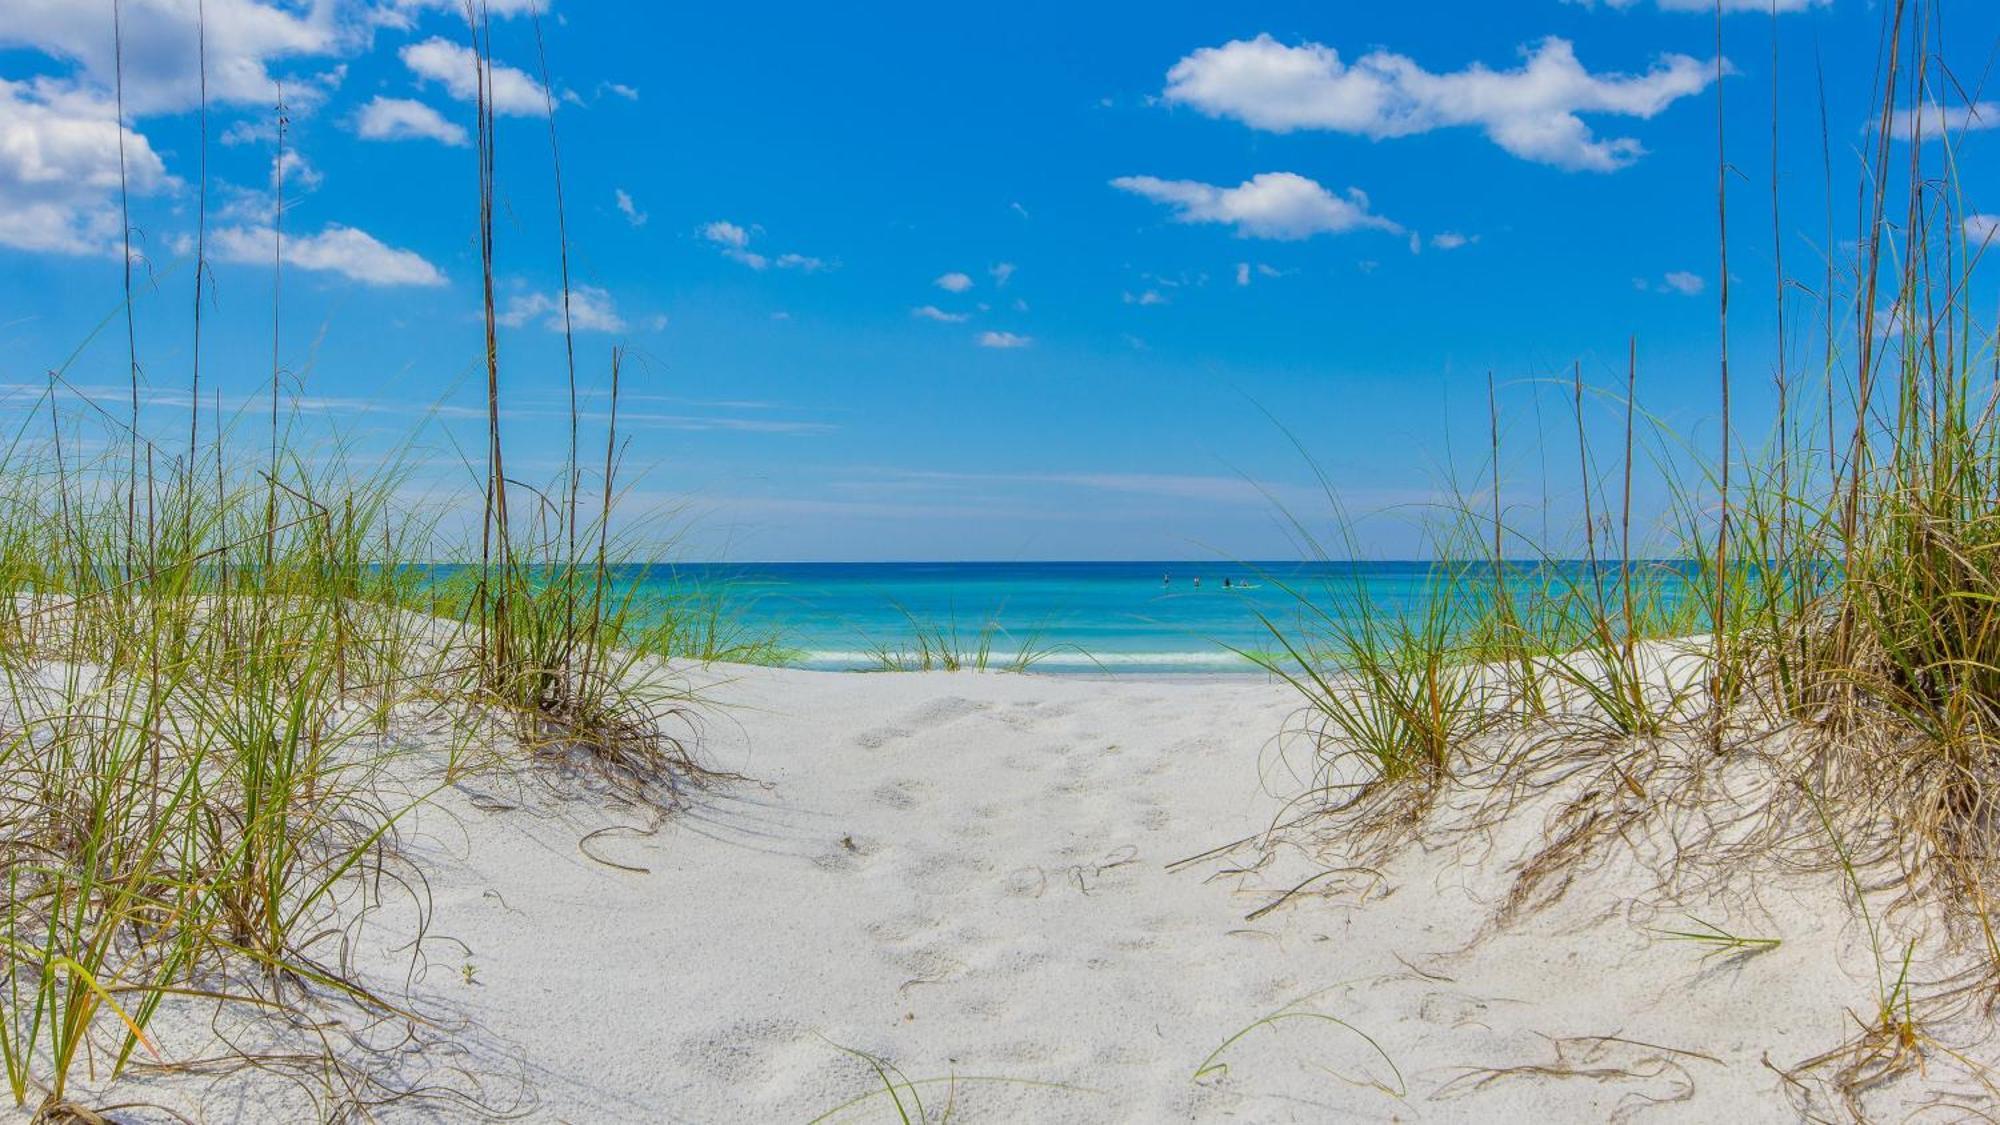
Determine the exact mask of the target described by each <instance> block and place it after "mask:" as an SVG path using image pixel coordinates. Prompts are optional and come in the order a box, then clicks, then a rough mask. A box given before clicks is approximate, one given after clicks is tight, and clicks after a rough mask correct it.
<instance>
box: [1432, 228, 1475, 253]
mask: <svg viewBox="0 0 2000 1125" xmlns="http://www.w3.org/2000/svg"><path fill="white" fill-rule="evenodd" d="M1478 241H1479V236H1478V235H1476V234H1460V233H1458V232H1457V231H1455V230H1447V231H1439V232H1438V233H1437V234H1434V235H1432V236H1431V246H1432V248H1433V249H1437V250H1458V249H1461V248H1463V247H1466V246H1470V245H1472V244H1473V243H1475V242H1478Z"/></svg>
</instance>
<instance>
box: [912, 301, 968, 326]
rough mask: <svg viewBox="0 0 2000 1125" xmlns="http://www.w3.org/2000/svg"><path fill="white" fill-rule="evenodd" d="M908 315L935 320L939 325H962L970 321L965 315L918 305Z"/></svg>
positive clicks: (931, 306) (932, 306)
mask: <svg viewBox="0 0 2000 1125" xmlns="http://www.w3.org/2000/svg"><path fill="white" fill-rule="evenodd" d="M910 315H911V316H914V317H918V318H921V319H923V320H935V321H937V322H938V323H940V324H964V323H965V322H966V321H967V320H970V319H972V318H971V317H970V316H969V315H967V314H966V313H950V312H946V311H944V310H943V309H941V308H938V307H937V306H936V305H919V306H917V307H916V308H914V309H911V310H910Z"/></svg>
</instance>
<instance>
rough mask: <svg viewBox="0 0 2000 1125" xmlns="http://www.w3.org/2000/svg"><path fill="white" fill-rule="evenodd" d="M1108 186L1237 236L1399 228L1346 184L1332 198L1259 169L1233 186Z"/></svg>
mask: <svg viewBox="0 0 2000 1125" xmlns="http://www.w3.org/2000/svg"><path fill="white" fill-rule="evenodd" d="M1111 186H1112V187H1115V188H1117V189H1119V190H1120V191H1129V192H1131V193H1133V194H1134V195H1142V196H1144V197H1146V198H1147V199H1151V200H1153V201H1154V202H1157V203H1165V204H1167V205H1169V206H1171V207H1172V208H1173V209H1174V219H1175V220H1176V221H1177V222H1182V223H1222V224H1225V225H1228V226H1233V227H1235V228H1236V236H1237V237H1238V238H1272V239H1283V240H1296V239H1302V238H1311V237H1312V236H1313V235H1316V234H1339V233H1341V232H1343V231H1350V230H1384V231H1390V232H1401V230H1402V229H1403V228H1402V227H1400V226H1398V225H1397V224H1396V223H1394V222H1391V221H1390V220H1388V219H1385V218H1383V217H1381V216H1380V215H1376V214H1372V213H1371V212H1370V211H1369V203H1368V196H1367V194H1366V193H1365V192H1363V191H1361V189H1359V188H1348V189H1347V194H1346V195H1345V196H1337V195H1334V194H1333V193H1332V192H1330V191H1328V190H1326V189H1325V188H1323V187H1321V186H1320V185H1319V183H1318V182H1316V181H1314V180H1310V179H1307V178H1306V177H1304V176H1301V175H1298V174H1296V173H1293V172H1263V173H1260V174H1258V175H1256V176H1252V177H1251V178H1250V179H1248V180H1245V181H1244V182H1243V183H1241V184H1238V185H1237V186H1235V187H1219V186H1217V185H1214V184H1204V183H1200V182H1198V181H1195V180H1163V179H1160V178H1158V177H1156V176H1120V177H1118V178H1117V179H1115V180H1112V181H1111Z"/></svg>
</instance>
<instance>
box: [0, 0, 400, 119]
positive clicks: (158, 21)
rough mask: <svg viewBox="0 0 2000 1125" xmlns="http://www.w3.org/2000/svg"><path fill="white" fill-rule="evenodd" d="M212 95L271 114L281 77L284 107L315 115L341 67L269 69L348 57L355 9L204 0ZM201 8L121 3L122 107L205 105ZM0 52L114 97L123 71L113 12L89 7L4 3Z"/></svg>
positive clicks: (165, 1)
mask: <svg viewBox="0 0 2000 1125" xmlns="http://www.w3.org/2000/svg"><path fill="white" fill-rule="evenodd" d="M204 8H205V10H204V12H203V22H204V24H205V27H206V39H207V53H208V96H209V100H210V101H211V102H213V103H216V104H225V105H256V106H269V105H271V104H273V103H275V102H276V101H277V93H278V83H279V80H280V78H281V77H282V78H284V88H285V97H286V101H287V102H288V103H289V104H290V106H291V107H292V108H293V109H294V110H304V109H308V108H310V107H311V106H312V105H313V104H315V103H317V102H318V101H319V100H320V99H321V98H323V97H324V95H325V92H326V90H327V89H329V88H330V87H331V86H332V85H333V84H334V83H336V82H338V81H339V77H340V71H339V70H338V69H337V68H335V69H332V70H329V71H326V72H323V73H319V74H310V75H291V76H285V75H281V74H279V73H277V72H274V71H273V69H272V67H273V64H275V63H279V62H282V61H284V60H288V59H304V58H310V57H313V56H325V55H331V54H335V53H338V52H342V51H345V50H348V49H351V48H353V47H356V46H358V45H360V44H361V43H362V42H364V41H365V36H366V29H365V27H363V26H362V22H361V21H360V20H359V19H358V18H357V17H358V15H359V13H358V12H357V11H355V10H354V9H353V8H352V7H351V6H349V5H342V4H335V3H327V2H318V3H311V4H297V3H283V4H278V3H263V2H259V0H205V4H204ZM195 15H196V3H195V0H123V2H122V3H121V4H120V5H119V28H118V30H119V31H120V33H121V34H122V38H123V40H124V42H123V48H124V52H123V53H124V57H123V61H122V70H123V72H124V82H125V109H126V112H127V113H128V114H130V115H133V116H139V117H143V116H147V115H150V114H155V113H168V112H174V111H178V110H184V109H188V108H190V107H192V106H194V105H195V104H197V102H198V101H199V99H200V79H199V71H198V69H197V67H198V52H197V51H196V49H195V48H196V43H197V39H196V23H195ZM0 46H22V47H30V48H33V49H35V50H38V51H41V52H43V53H45V54H48V55H52V56H54V57H56V58H59V59H64V60H67V61H69V62H72V63H74V64H76V66H77V67H78V68H79V70H80V71H81V74H80V76H79V77H80V78H81V80H83V81H84V82H86V83H87V84H89V85H90V86H93V87H96V88H98V89H100V90H104V91H109V90H110V89H111V87H112V84H113V82H114V80H115V79H116V76H117V73H118V71H119V70H120V69H121V67H120V64H119V61H118V60H117V59H116V57H115V56H114V51H113V35H112V5H111V4H109V3H89V2H83V0H6V2H5V4H4V5H0Z"/></svg>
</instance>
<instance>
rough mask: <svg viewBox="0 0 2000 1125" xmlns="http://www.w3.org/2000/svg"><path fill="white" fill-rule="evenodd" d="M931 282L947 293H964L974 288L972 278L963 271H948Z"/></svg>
mask: <svg viewBox="0 0 2000 1125" xmlns="http://www.w3.org/2000/svg"><path fill="white" fill-rule="evenodd" d="M931 284H932V285H935V286H937V287H938V288H939V289H942V290H944V291H945V292H947V293H963V292H965V291H966V290H967V289H970V288H972V278H971V277H970V276H968V275H966V274H962V273H948V274H945V275H944V276H942V277H940V278H938V279H937V280H936V281H933V282H931Z"/></svg>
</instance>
